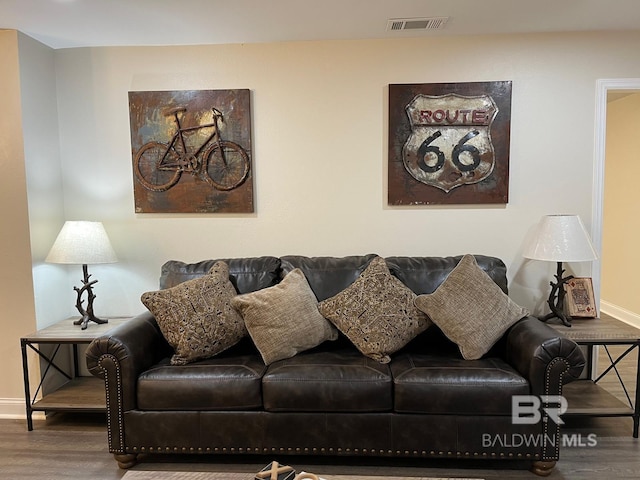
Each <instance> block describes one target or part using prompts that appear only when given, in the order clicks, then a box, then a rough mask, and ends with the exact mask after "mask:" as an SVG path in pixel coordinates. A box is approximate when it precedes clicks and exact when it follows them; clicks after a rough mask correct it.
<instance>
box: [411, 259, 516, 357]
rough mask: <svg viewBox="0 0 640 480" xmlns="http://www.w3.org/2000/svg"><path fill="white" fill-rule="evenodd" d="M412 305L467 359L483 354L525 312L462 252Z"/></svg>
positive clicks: (473, 260)
mask: <svg viewBox="0 0 640 480" xmlns="http://www.w3.org/2000/svg"><path fill="white" fill-rule="evenodd" d="M415 304H416V306H417V307H418V308H419V309H420V310H422V311H423V312H425V313H426V314H427V315H429V318H430V319H431V320H432V321H433V322H434V323H435V324H436V325H437V326H438V327H440V329H441V330H442V331H443V332H444V334H445V335H446V336H447V337H449V338H450V339H451V340H452V341H453V342H455V343H456V344H457V345H458V347H460V353H462V356H463V357H464V358H465V359H467V360H475V359H478V358H480V357H482V355H484V354H485V353H487V352H488V351H489V349H490V348H491V347H492V346H493V345H494V344H495V343H496V342H497V341H498V340H499V339H500V337H502V335H503V334H504V332H506V330H507V329H508V328H509V327H510V326H511V325H513V324H514V323H515V322H517V321H518V320H520V319H521V318H523V317H525V316H526V315H527V314H528V312H527V310H526V309H524V308H522V307H520V306H519V305H517V304H516V303H514V302H513V301H512V300H511V299H510V298H509V297H508V296H507V295H506V294H505V293H504V292H503V291H502V290H501V289H500V287H498V286H497V285H496V284H495V282H494V281H493V280H492V279H491V278H490V277H489V276H488V275H487V274H486V273H485V272H484V271H483V270H482V269H481V268H479V267H478V264H477V263H476V260H475V258H474V257H473V255H465V256H464V257H463V258H462V260H460V263H458V265H457V266H456V267H455V268H454V269H453V270H452V271H451V273H450V274H449V275H448V276H447V278H446V280H445V281H444V282H443V283H442V284H441V285H440V286H439V287H438V288H437V290H436V291H435V292H434V293H432V294H425V295H419V296H418V297H417V298H416V300H415Z"/></svg>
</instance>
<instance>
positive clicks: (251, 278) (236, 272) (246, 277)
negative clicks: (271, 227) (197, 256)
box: [160, 257, 281, 293]
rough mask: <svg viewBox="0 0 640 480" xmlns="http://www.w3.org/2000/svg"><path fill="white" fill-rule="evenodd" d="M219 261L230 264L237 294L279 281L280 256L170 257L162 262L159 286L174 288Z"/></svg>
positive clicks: (265, 286) (207, 269) (270, 285)
mask: <svg viewBox="0 0 640 480" xmlns="http://www.w3.org/2000/svg"><path fill="white" fill-rule="evenodd" d="M218 261H223V262H225V263H226V264H227V265H228V266H229V280H231V283H232V284H233V286H234V287H235V288H236V290H237V291H238V293H250V292H255V291H256V290H261V289H263V288H267V287H272V286H273V285H275V284H276V283H278V282H279V281H280V273H281V270H280V259H279V258H276V257H255V258H228V259H217V260H203V261H201V262H197V263H184V262H180V261H178V260H169V261H168V262H166V263H165V264H164V265H162V270H161V275H160V288H171V287H174V286H176V285H178V284H180V283H182V282H186V281H187V280H193V279H194V278H198V277H201V276H203V275H205V274H206V273H207V272H208V271H209V270H210V269H211V267H213V265H214V264H215V263H216V262H218Z"/></svg>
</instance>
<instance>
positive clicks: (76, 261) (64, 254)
mask: <svg viewBox="0 0 640 480" xmlns="http://www.w3.org/2000/svg"><path fill="white" fill-rule="evenodd" d="M117 261H118V258H117V257H116V252H115V251H114V250H113V247H111V243H110V242H109V237H108V236H107V232H106V231H105V229H104V226H103V225H102V222H85V221H67V222H65V224H64V225H63V226H62V230H60V233H59V234H58V237H57V238H56V241H55V242H54V244H53V247H51V250H50V251H49V255H47V258H46V259H45V262H49V263H67V264H73V265H88V264H96V263H115V262H117Z"/></svg>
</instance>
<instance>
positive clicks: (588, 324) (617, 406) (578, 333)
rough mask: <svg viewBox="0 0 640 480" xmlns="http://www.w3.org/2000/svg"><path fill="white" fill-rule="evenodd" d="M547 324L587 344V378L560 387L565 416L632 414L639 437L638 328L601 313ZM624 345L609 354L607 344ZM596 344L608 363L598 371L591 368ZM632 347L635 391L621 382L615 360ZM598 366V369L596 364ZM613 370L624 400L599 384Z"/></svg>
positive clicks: (639, 333) (582, 343)
mask: <svg viewBox="0 0 640 480" xmlns="http://www.w3.org/2000/svg"><path fill="white" fill-rule="evenodd" d="M548 325H549V326H550V327H553V328H554V329H556V330H557V331H559V332H561V333H562V334H563V335H564V336H565V337H568V338H570V339H571V340H573V341H574V342H576V343H577V344H578V345H585V346H587V347H588V348H587V378H585V379H580V380H576V381H573V382H571V383H569V384H568V385H565V386H564V387H563V395H564V396H565V398H566V399H567V402H568V409H567V411H566V412H565V413H564V415H565V416H587V417H631V418H632V419H633V437H634V438H638V425H639V424H640V389H639V388H638V386H639V384H640V329H638V328H636V327H634V326H632V325H629V324H627V323H624V322H621V321H620V320H616V319H615V318H613V317H610V316H608V315H605V314H602V315H601V316H600V318H593V319H584V320H583V319H578V320H573V321H572V322H571V327H566V326H564V325H562V324H556V323H552V322H549V323H548ZM611 345H626V346H627V348H626V349H625V350H624V352H622V353H621V354H619V355H618V356H617V357H616V358H614V356H613V355H612V354H611V351H610V350H609V346H611ZM596 346H602V347H604V349H605V352H606V354H607V357H608V359H609V365H608V366H606V368H604V369H603V370H602V371H601V373H598V372H597V371H594V368H593V365H594V362H593V360H594V355H595V353H596V352H597V350H596V349H595V347H596ZM633 350H636V352H637V353H638V359H637V362H636V365H635V394H634V395H633V397H634V398H633V399H632V398H631V397H632V395H631V394H630V392H629V390H628V389H627V386H626V385H625V383H624V380H623V378H622V376H621V375H620V372H619V371H618V364H619V363H620V361H621V360H622V359H624V358H625V357H627V355H629V354H630V353H631V352H632V351H633ZM598 370H600V369H599V368H598ZM611 372H614V373H615V374H616V375H617V377H618V381H619V382H620V385H621V386H622V389H623V391H624V393H625V395H626V397H627V404H625V403H624V402H622V401H620V400H619V399H618V398H616V397H615V396H614V395H612V394H611V393H609V392H608V391H607V390H605V389H604V388H602V387H601V386H600V385H598V382H599V381H600V380H601V379H602V378H603V377H604V376H605V375H607V374H609V373H611Z"/></svg>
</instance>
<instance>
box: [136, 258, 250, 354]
mask: <svg viewBox="0 0 640 480" xmlns="http://www.w3.org/2000/svg"><path fill="white" fill-rule="evenodd" d="M236 295H237V292H236V290H235V288H234V287H233V285H232V284H231V282H230V281H229V267H228V266H227V264H226V263H224V262H217V263H215V264H214V265H213V267H211V269H210V270H209V272H208V273H207V274H206V275H204V276H202V277H200V278H196V279H193V280H189V281H187V282H184V283H181V284H179V285H176V286H175V287H172V288H168V289H165V290H158V291H155V292H146V293H144V294H142V298H141V300H142V303H144V305H145V306H146V307H147V308H148V309H149V311H150V312H151V313H153V315H154V316H155V317H156V321H157V322H158V326H159V327H160V331H161V332H162V334H163V335H164V337H165V338H166V339H167V342H168V343H169V345H171V346H172V347H173V349H174V350H175V354H174V355H173V357H172V358H171V364H172V365H185V364H187V363H190V362H194V361H196V360H201V359H204V358H209V357H212V356H214V355H217V354H218V353H220V352H222V351H224V350H226V349H227V348H229V347H231V346H232V345H235V344H236V343H238V342H239V341H240V339H241V338H242V337H244V336H245V335H246V334H247V329H246V328H245V326H244V321H243V320H242V317H241V316H240V315H239V314H238V312H236V311H235V310H234V309H233V307H232V306H231V299H232V298H233V297H235V296H236Z"/></svg>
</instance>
